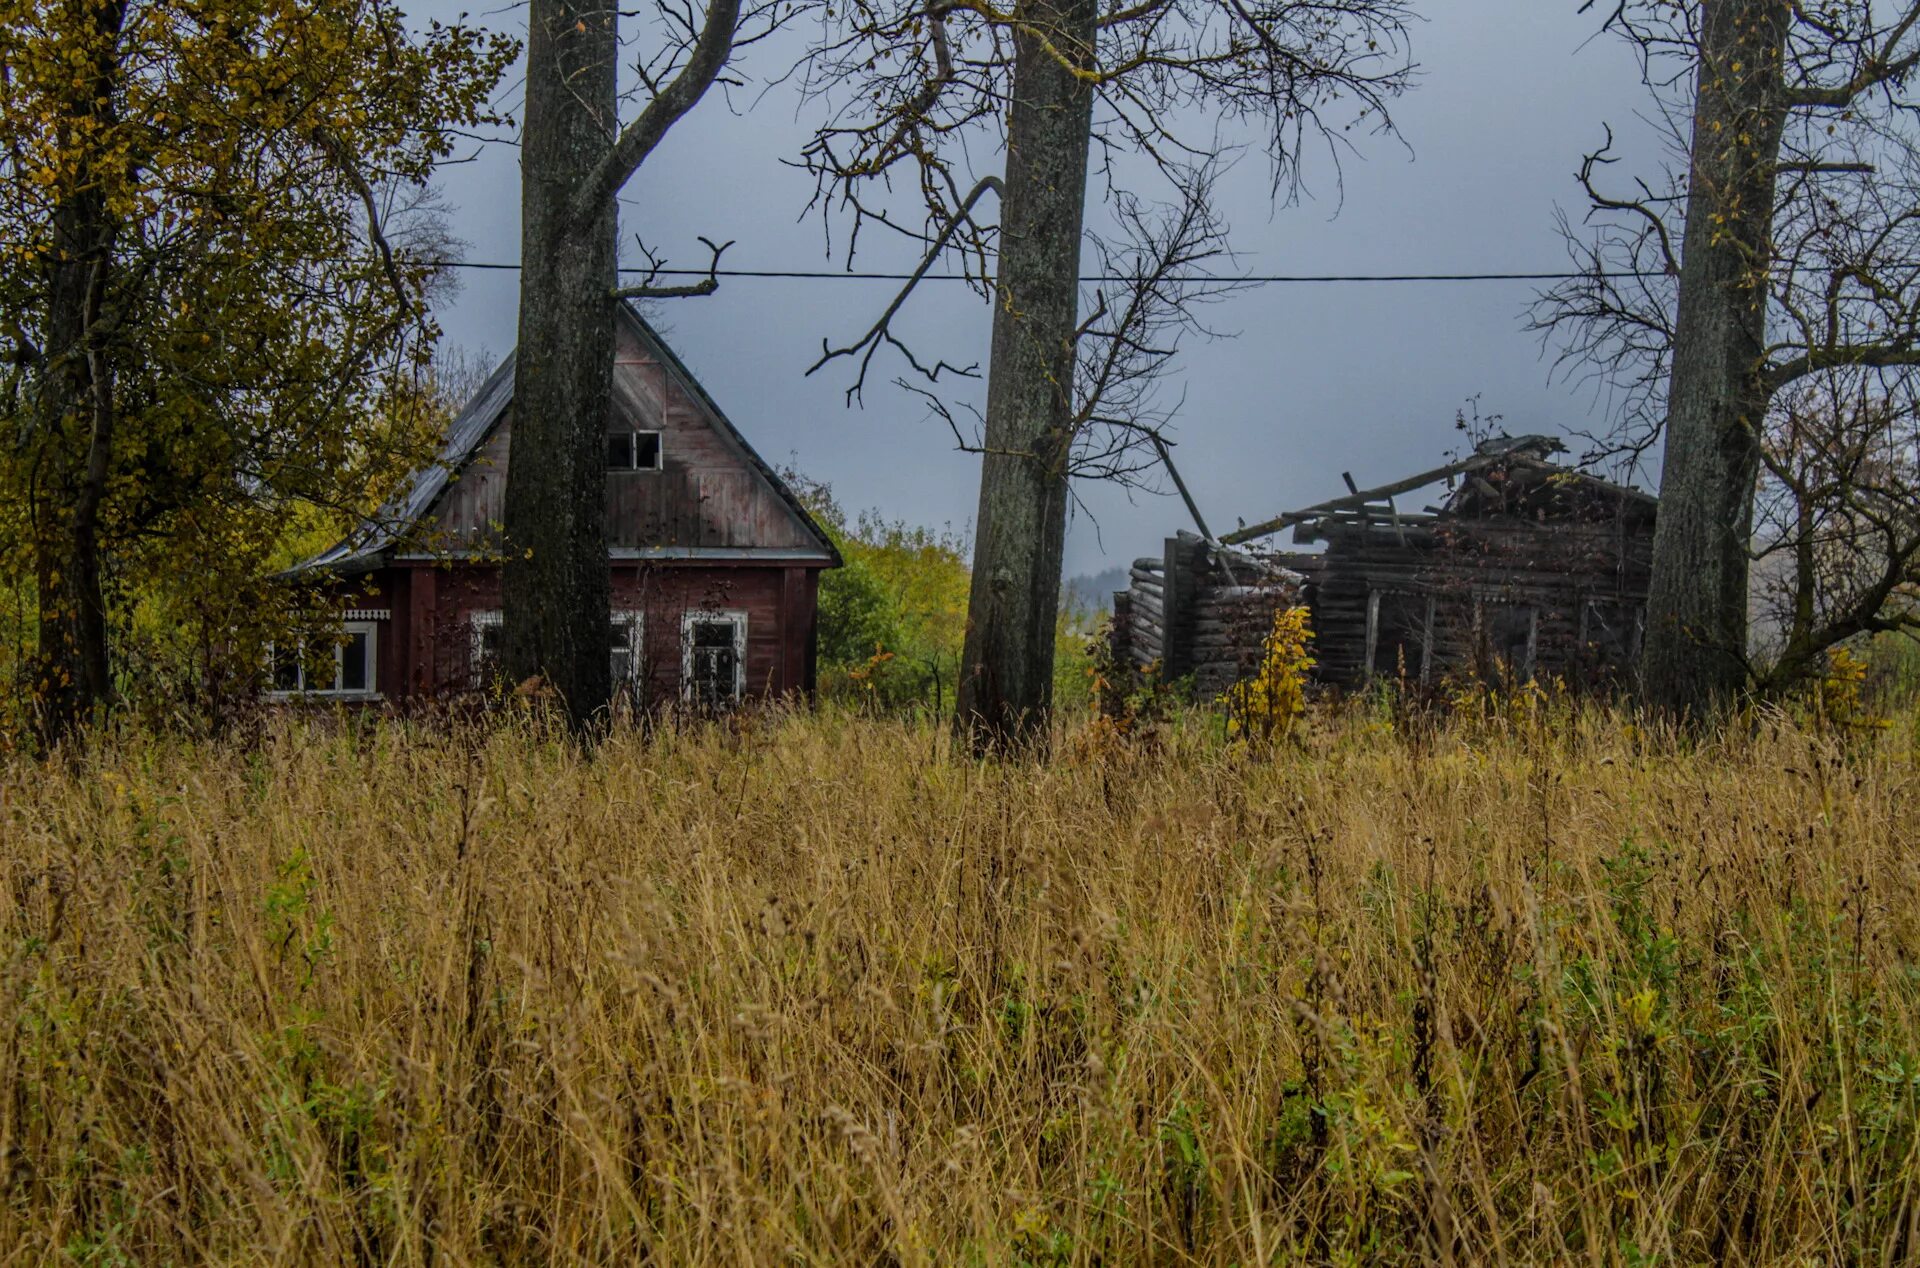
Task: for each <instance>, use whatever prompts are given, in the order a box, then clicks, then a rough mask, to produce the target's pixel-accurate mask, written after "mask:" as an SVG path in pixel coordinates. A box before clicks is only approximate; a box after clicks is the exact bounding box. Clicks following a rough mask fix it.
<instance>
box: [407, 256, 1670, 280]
mask: <svg viewBox="0 0 1920 1268" xmlns="http://www.w3.org/2000/svg"><path fill="white" fill-rule="evenodd" d="M426 263H427V264H428V265H429V266H431V267H434V268H447V269H479V270H492V271H500V272H518V271H519V269H520V266H519V265H518V264H507V263H498V262H492V261H481V260H429V261H426ZM620 271H621V272H622V273H631V274H639V275H644V276H648V277H737V278H771V279H791V280H800V281H830V282H910V281H913V280H914V275H913V274H911V273H878V272H861V271H854V270H840V269H714V270H709V269H652V268H644V267H640V266H638V265H633V266H623V267H622V268H621V269H620ZM1590 276H1592V274H1589V273H1264V274H1254V275H1251V276H1246V277H1235V276H1223V277H1218V278H1214V279H1210V280H1214V281H1218V282H1221V283H1223V284H1228V285H1241V284H1245V285H1258V286H1264V285H1269V284H1278V283H1329V282H1570V281H1574V280H1576V279H1579V278H1584V277H1590ZM1602 276H1603V277H1607V278H1650V277H1663V276H1665V274H1662V273H1659V272H1652V271H1643V272H1619V273H1606V274H1603V275H1602ZM919 280H920V281H923V282H970V281H978V280H979V279H978V278H977V277H974V276H972V275H970V274H965V273H928V274H925V275H924V276H922V277H920V279H919ZM1080 280H1081V281H1082V282H1108V283H1118V282H1137V281H1139V280H1140V279H1139V278H1136V277H1129V276H1126V275H1124V274H1095V275H1092V276H1088V277H1083V278H1081V279H1080Z"/></svg>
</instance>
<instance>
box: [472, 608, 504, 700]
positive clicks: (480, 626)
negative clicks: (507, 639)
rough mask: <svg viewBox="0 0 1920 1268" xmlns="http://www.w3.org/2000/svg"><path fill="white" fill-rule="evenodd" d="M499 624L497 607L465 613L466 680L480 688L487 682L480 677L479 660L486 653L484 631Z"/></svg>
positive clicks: (496, 627) (495, 627)
mask: <svg viewBox="0 0 1920 1268" xmlns="http://www.w3.org/2000/svg"><path fill="white" fill-rule="evenodd" d="M500 625H501V619H500V609H499V608H482V609H478V610H476V611H472V612H469V613H467V682H468V684H469V685H471V686H473V687H475V688H480V687H485V686H486V685H487V684H486V683H485V682H484V681H483V680H482V679H481V677H480V660H481V658H482V657H483V656H485V655H486V652H487V647H486V631H488V630H490V629H498V628H500Z"/></svg>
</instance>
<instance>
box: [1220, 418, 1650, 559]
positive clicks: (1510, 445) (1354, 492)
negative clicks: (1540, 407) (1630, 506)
mask: <svg viewBox="0 0 1920 1268" xmlns="http://www.w3.org/2000/svg"><path fill="white" fill-rule="evenodd" d="M1566 448H1567V447H1566V445H1565V444H1564V443H1563V442H1561V441H1560V440H1559V439H1558V438H1557V437H1553V436H1542V435H1527V436H1496V437H1494V438H1492V439H1490V440H1483V441H1481V442H1480V443H1479V444H1478V445H1476V446H1475V447H1474V451H1473V452H1472V453H1470V454H1468V455H1466V456H1464V457H1462V458H1458V459H1456V460H1454V461H1452V462H1449V463H1446V464H1445V465H1443V466H1438V467H1434V468H1432V469H1431V470H1428V471H1421V472H1417V473H1415V474H1414V475H1410V476H1405V477H1403V478H1401V479H1399V480H1395V481H1392V482H1391V483H1388V484H1383V485H1379V486H1377V487H1375V488H1371V489H1362V488H1357V487H1355V485H1354V483H1353V480H1352V477H1350V476H1349V477H1347V488H1348V490H1349V491H1348V492H1347V493H1346V494H1344V495H1342V496H1340V497H1336V498H1328V499H1327V500H1326V501H1324V502H1315V503H1314V504H1313V505H1312V506H1306V507H1302V508H1300V509H1299V510H1297V511H1286V512H1283V513H1282V514H1279V515H1276V516H1274V517H1273V518H1272V519H1267V520H1262V521H1260V522H1259V523H1258V524H1248V525H1246V526H1245V527H1243V528H1238V529H1235V530H1234V531H1233V532H1231V533H1227V534H1225V535H1224V536H1222V537H1221V538H1220V544H1221V545H1223V546H1238V545H1242V544H1244V543H1246V542H1250V541H1253V540H1255V539H1257V538H1261V537H1268V536H1271V535H1272V534H1274V533H1277V532H1279V531H1280V530H1281V529H1284V528H1291V527H1293V526H1295V525H1297V524H1304V523H1308V522H1311V521H1314V520H1319V519H1327V518H1344V517H1345V516H1344V515H1343V513H1346V514H1349V515H1350V514H1353V513H1359V514H1360V515H1362V516H1365V514H1366V512H1367V510H1368V508H1369V507H1370V506H1371V504H1373V503H1376V502H1384V503H1386V504H1387V512H1388V513H1389V514H1390V515H1391V521H1388V520H1384V519H1383V522H1395V523H1398V524H1400V525H1403V526H1405V527H1414V526H1416V525H1420V526H1424V525H1425V524H1426V523H1429V522H1431V520H1432V519H1433V518H1434V517H1432V516H1425V515H1410V514H1407V513H1405V512H1401V511H1398V510H1396V509H1394V508H1393V499H1394V498H1395V497H1396V496H1398V495H1400V494H1402V493H1411V492H1413V491H1414V490H1415V489H1423V488H1425V487H1426V486H1428V485H1430V484H1437V483H1438V482H1440V481H1441V480H1446V479H1451V478H1452V477H1454V476H1460V475H1473V474H1476V473H1478V472H1480V471H1483V470H1485V469H1487V468H1490V467H1499V466H1507V465H1511V464H1515V463H1519V464H1524V465H1526V466H1528V467H1531V468H1533V469H1535V470H1547V471H1553V472H1563V473H1565V474H1567V475H1569V476H1572V477H1574V478H1577V479H1579V480H1581V481H1583V482H1590V483H1592V484H1593V485H1596V486H1598V487H1600V488H1601V489H1603V490H1605V491H1607V492H1610V493H1616V494H1618V495H1620V496H1622V497H1627V498H1636V499H1641V500H1644V501H1645V502H1647V503H1649V504H1657V502H1658V499H1657V498H1655V497H1654V496H1653V495H1652V494H1649V493H1643V492H1641V491H1640V490H1638V489H1630V488H1627V487H1626V486H1624V485H1618V484H1613V483H1611V482H1609V481H1607V480H1603V479H1601V478H1600V477H1599V476H1596V475H1592V474H1590V473H1588V472H1585V471H1581V470H1579V469H1578V468H1575V467H1563V466H1561V465H1560V464H1558V463H1555V462H1550V461H1548V455H1550V454H1556V453H1565V452H1566Z"/></svg>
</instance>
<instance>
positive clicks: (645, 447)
mask: <svg viewBox="0 0 1920 1268" xmlns="http://www.w3.org/2000/svg"><path fill="white" fill-rule="evenodd" d="M633 444H634V453H633V465H634V466H635V467H636V468H638V469H639V470H641V471H658V470H659V469H660V433H659V432H657V431H637V432H635V433H633Z"/></svg>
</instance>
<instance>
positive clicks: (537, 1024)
mask: <svg viewBox="0 0 1920 1268" xmlns="http://www.w3.org/2000/svg"><path fill="white" fill-rule="evenodd" d="M1065 747H1066V748H1067V749H1068V751H1067V752H1066V753H1064V755H1063V756H1062V757H1061V758H1060V759H1059V760H1058V761H1056V762H1055V763H1053V764H1052V765H1051V766H1046V767H1039V766H1019V765H1014V766H1004V767H996V766H980V765H972V764H968V763H965V762H961V761H957V760H955V759H953V758H951V757H950V756H949V755H948V754H947V753H946V752H945V751H944V748H943V746H942V745H941V744H940V743H938V742H937V740H936V737H935V736H934V734H932V733H931V732H929V731H928V730H926V729H924V728H919V727H915V726H912V725H908V724H904V723H902V724H895V723H888V722H878V721H869V720H854V719H847V718H840V717H834V716H823V717H794V718H788V719H768V720H763V721H761V722H758V723H754V724H752V725H750V726H749V727H748V728H746V729H745V730H742V731H738V732H731V733H730V732H723V731H720V730H715V729H702V730H695V731H689V732H685V733H679V734H666V735H663V736H660V737H657V738H656V739H654V740H652V741H644V740H643V739H641V738H640V737H638V736H626V735H623V736H618V737H615V738H614V739H613V740H612V741H611V742H610V743H609V744H608V745H607V746H606V747H605V749H604V750H603V751H602V752H601V753H600V754H599V755H598V757H597V758H595V759H594V760H592V761H587V760H583V759H581V758H580V757H578V756H577V755H575V754H574V753H572V752H570V751H569V750H568V749H567V748H566V747H565V746H564V745H560V744H555V743H551V742H548V741H546V740H543V739H541V738H539V737H538V736H536V735H534V734H532V733H531V732H530V731H529V730H528V729H526V728H524V727H520V728H511V727H510V728H506V729H502V730H499V731H496V732H493V733H491V734H481V733H477V732H475V733H456V734H446V733H440V732H429V731H423V730H414V729H408V728H404V727H401V726H397V725H383V726H378V727H372V728H368V729H365V730H362V731H360V732H358V733H351V732H348V733H342V732H341V731H340V730H339V729H337V728H329V727H324V726H304V727H302V726H293V727H288V728H284V729H281V730H279V731H276V732H275V733H273V734H272V735H271V736H269V737H268V738H267V739H266V740H265V741H264V742H263V743H262V744H260V745H259V746H257V747H255V748H253V749H251V750H248V749H243V748H241V747H237V746H216V745H206V744H195V743H188V742H185V741H173V740H153V739H147V740H127V741H122V742H117V743H111V744H108V745H106V746H104V747H103V748H102V749H101V750H100V751H99V752H98V753H96V754H95V755H93V756H91V757H89V758H86V759H85V760H83V761H81V762H79V763H78V764H76V765H74V766H71V767H41V766H38V765H34V764H32V763H29V762H26V761H14V762H12V763H11V764H9V765H7V766H5V767H4V768H3V769H0V798H4V804H3V806H0V833H4V846H3V849H0V868H3V869H4V870H3V872H0V878H3V880H4V886H5V891H4V892H5V896H4V901H0V955H4V956H5V974H4V978H0V1018H4V1021H5V1027H4V1031H0V1259H3V1260H4V1261H5V1262H7V1263H40V1262H53V1261H62V1260H67V1261H78V1262H86V1263H115V1262H120V1263H140V1264H164V1263H189V1262H206V1261H229V1262H236V1261H237V1262H260V1261H263V1260H272V1261H275V1262H285V1263H296V1262H316V1263H338V1262H344V1261H358V1262H365V1263H395V1264H413V1263H424V1262H427V1261H429V1260H431V1261H434V1262H439V1263H453V1264H465V1263H513V1262H529V1261H541V1260H564V1261H567V1262H602V1263H633V1262H639V1261H643V1260H651V1261H652V1262H659V1263H672V1264H680V1263H706V1262H728V1263H755V1264H759V1263H779V1262H793V1263H817V1264H829V1263H833V1264H838V1263H872V1262H899V1263H941V1264H954V1263H979V1264H1004V1263H1015V1262H1029V1263H1036V1264H1039V1263H1087V1264H1091V1263H1102V1264H1122V1263H1137V1262H1159V1263H1187V1262H1197V1263H1208V1264H1226V1263H1238V1264H1253V1263H1269V1262H1338V1263H1360V1262H1368V1263H1374V1262H1394V1261H1438V1262H1454V1263H1468V1262H1493V1263H1538V1262H1547V1261H1583V1262H1589V1263H1595V1264H1600V1263H1641V1262H1655V1261H1657V1262H1662V1263H1669V1262H1670V1263H1710V1262H1726V1263H1789V1262H1790V1263H1816V1262H1817V1263H1830V1262H1831V1263H1839V1262H1858V1263H1902V1262H1912V1261H1913V1260H1914V1259H1915V1258H1916V1257H1920V1157H1917V1156H1916V1118H1920V1115H1917V1114H1916V1104H1915V1102H1916V1096H1917V1095H1920V1086H1917V1085H1916V1079H1920V967H1916V955H1920V854H1916V852H1915V850H1914V848H1913V845H1912V839H1913V825H1914V824H1915V823H1916V811H1917V810H1920V781H1917V780H1916V774H1917V772H1916V766H1915V759H1914V756H1913V753H1912V740H1911V736H1910V734H1909V733H1908V731H1907V730H1906V729H1904V724H1903V727H1902V728H1896V730H1895V731H1894V732H1892V733H1889V734H1887V735H1883V736H1881V737H1879V738H1878V739H1877V740H1875V741H1874V742H1873V743H1872V744H1870V745H1866V746H1864V747H1863V746H1861V745H1857V744H1856V745H1851V746H1850V745H1847V744H1843V743H1841V742H1839V741H1836V740H1833V739H1830V738H1825V737H1821V736H1818V735H1814V734H1809V733H1805V732H1802V731H1799V730H1796V729H1794V728H1793V727H1791V726H1788V725H1786V724H1784V723H1779V722H1767V723H1763V724H1761V725H1759V726H1757V727H1756V728H1755V729H1753V730H1751V731H1747V732H1742V733H1741V734H1740V735H1738V736H1735V737H1732V738H1727V739H1723V740H1719V741H1716V742H1714V743H1711V744H1705V745H1703V746H1700V747H1698V748H1696V749H1689V750H1681V749H1678V748H1675V747H1674V746H1672V745H1670V744H1668V745H1653V744H1650V743H1649V742H1648V741H1646V740H1645V739H1644V738H1643V737H1639V736H1636V735H1635V734H1634V733H1633V732H1632V731H1631V730H1630V729H1626V728H1623V727H1622V726H1621V725H1620V724H1619V723H1618V721H1617V720H1614V719H1609V718H1606V717H1603V716H1599V715H1590V716H1586V717H1582V718H1576V719H1569V718H1561V719H1558V720H1556V721H1554V722H1552V723H1542V724H1540V725H1539V726H1537V727H1533V728H1528V727H1519V728H1509V727H1502V726H1490V725H1476V726H1470V725H1468V724H1465V723H1457V724H1451V725H1449V726H1445V727H1442V728H1440V729H1438V730H1437V731H1434V732H1432V733H1422V734H1419V735H1416V736H1413V737H1411V738H1409V737H1406V736H1402V735H1396V734H1393V733H1391V732H1389V731H1387V730H1385V729H1383V728H1382V727H1380V726H1379V725H1378V724H1376V723H1369V722H1368V720H1367V719H1365V718H1360V717H1353V718H1347V719H1344V720H1338V721H1333V722H1325V721H1323V722H1320V723H1318V724H1316V729H1315V730H1314V731H1313V733H1312V734H1311V735H1310V736H1309V738H1308V740H1307V741H1306V743H1305V745H1304V746H1303V747H1300V748H1292V747H1289V748H1287V749H1285V750H1284V751H1282V752H1281V753H1279V754H1277V755H1274V756H1269V757H1263V758H1253V757H1248V756H1245V755H1236V754H1233V753H1230V752H1225V751H1223V750H1222V749H1221V748H1220V747H1219V746H1218V745H1217V744H1216V743H1213V742H1210V741H1207V740H1205V739H1204V738H1202V736H1201V735H1200V734H1199V733H1198V732H1196V731H1177V730H1176V731H1175V732H1173V733H1172V734H1171V735H1170V737H1169V738H1168V740H1167V742H1166V745H1165V747H1164V748H1163V749H1162V750H1160V751H1158V752H1150V753H1132V754H1129V753H1124V752H1122V753H1118V754H1113V753H1109V754H1105V755H1089V754H1087V753H1085V752H1078V753H1076V752H1074V751H1072V746H1071V745H1070V744H1069V745H1067V746H1065ZM1850 749H1851V750H1852V751H1849V750H1850Z"/></svg>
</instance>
